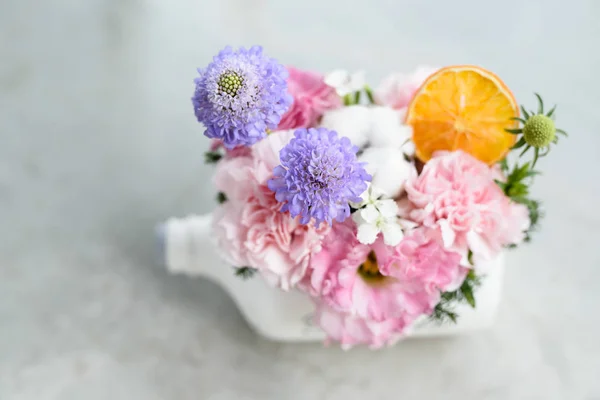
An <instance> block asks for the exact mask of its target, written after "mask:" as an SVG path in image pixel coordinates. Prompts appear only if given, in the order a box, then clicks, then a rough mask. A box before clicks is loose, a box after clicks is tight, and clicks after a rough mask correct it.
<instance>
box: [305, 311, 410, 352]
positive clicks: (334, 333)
mask: <svg viewBox="0 0 600 400" xmlns="http://www.w3.org/2000/svg"><path fill="white" fill-rule="evenodd" d="M315 323H316V324H317V325H319V326H320V327H321V329H323V331H325V333H326V334H327V340H326V341H325V344H329V343H331V342H332V341H333V342H338V343H340V345H341V346H342V348H343V349H344V350H347V349H349V348H351V347H352V346H355V345H360V344H366V345H369V347H370V348H372V349H378V348H381V347H383V346H385V345H391V344H394V343H395V342H396V341H397V340H398V339H400V338H401V336H402V334H401V332H403V331H404V328H405V326H406V325H407V321H405V320H404V319H402V318H390V319H386V320H384V321H381V322H376V321H371V320H368V319H364V318H360V317H357V316H353V315H351V314H348V313H343V312H339V311H336V310H334V309H333V308H331V307H329V306H327V305H326V304H324V303H319V304H318V305H317V310H316V313H315Z"/></svg>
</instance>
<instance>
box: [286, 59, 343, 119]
mask: <svg viewBox="0 0 600 400" xmlns="http://www.w3.org/2000/svg"><path fill="white" fill-rule="evenodd" d="M287 69H288V72H289V78H288V92H289V93H290V94H291V95H292V97H293V98H294V102H293V103H292V105H291V107H290V108H289V110H288V111H287V112H286V113H285V114H284V115H283V117H282V118H281V122H280V123H279V127H278V129H296V128H310V127H314V126H316V125H317V123H318V121H319V118H320V117H321V116H322V115H323V113H324V112H325V111H327V110H331V109H334V108H338V107H340V106H341V105H342V103H341V100H340V97H339V96H338V95H337V93H336V92H335V90H334V89H333V88H332V87H330V86H328V85H326V84H325V82H324V80H323V76H322V75H320V74H318V73H315V72H311V71H302V70H299V69H296V68H294V67H288V68H287Z"/></svg>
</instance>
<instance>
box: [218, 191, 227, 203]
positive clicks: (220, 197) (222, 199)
mask: <svg viewBox="0 0 600 400" xmlns="http://www.w3.org/2000/svg"><path fill="white" fill-rule="evenodd" d="M226 201H227V195H226V194H225V193H223V192H219V193H217V203H219V204H223V203H225V202H226Z"/></svg>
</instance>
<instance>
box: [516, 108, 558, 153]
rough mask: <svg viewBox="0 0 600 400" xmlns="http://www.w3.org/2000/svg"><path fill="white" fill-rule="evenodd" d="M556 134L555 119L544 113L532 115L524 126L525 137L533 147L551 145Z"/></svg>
mask: <svg viewBox="0 0 600 400" xmlns="http://www.w3.org/2000/svg"><path fill="white" fill-rule="evenodd" d="M555 135H556V126H554V121H553V120H552V119H551V118H549V117H547V116H545V115H543V114H538V115H533V116H531V117H530V118H529V119H527V121H526V122H525V125H524V126H523V138H524V139H525V142H527V144H528V145H530V146H533V147H537V148H542V147H547V146H549V145H550V143H552V141H553V140H554V136H555Z"/></svg>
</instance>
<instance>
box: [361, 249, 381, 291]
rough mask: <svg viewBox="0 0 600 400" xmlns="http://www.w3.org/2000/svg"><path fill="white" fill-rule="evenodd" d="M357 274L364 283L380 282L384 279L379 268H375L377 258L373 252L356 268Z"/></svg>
mask: <svg viewBox="0 0 600 400" xmlns="http://www.w3.org/2000/svg"><path fill="white" fill-rule="evenodd" d="M358 274H359V275H360V276H361V277H362V278H363V279H364V280H365V281H367V282H370V283H376V282H381V281H383V280H384V279H385V276H383V275H381V272H379V267H378V266H377V256H375V252H374V251H371V252H370V253H369V255H368V256H367V259H366V260H365V262H363V263H362V264H361V265H360V267H358Z"/></svg>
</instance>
